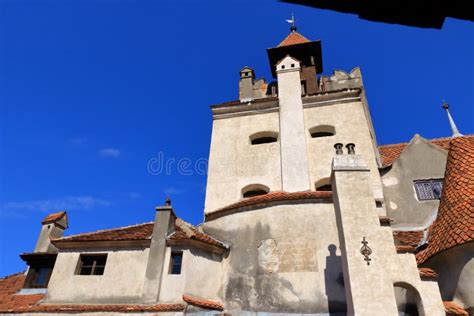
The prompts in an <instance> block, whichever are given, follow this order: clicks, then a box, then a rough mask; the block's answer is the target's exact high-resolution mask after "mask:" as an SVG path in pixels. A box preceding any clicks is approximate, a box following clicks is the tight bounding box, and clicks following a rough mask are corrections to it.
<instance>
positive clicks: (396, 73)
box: [0, 0, 474, 275]
mask: <svg viewBox="0 0 474 316" xmlns="http://www.w3.org/2000/svg"><path fill="white" fill-rule="evenodd" d="M292 12H294V13H295V15H296V18H297V20H298V30H299V31H300V32H301V33H302V34H303V35H305V36H306V37H308V38H310V39H313V40H314V39H321V40H322V47H323V63H324V73H325V74H330V73H331V72H332V70H334V69H343V70H346V71H350V70H351V69H352V68H354V67H355V66H361V68H362V72H363V76H364V83H365V86H366V89H367V95H368V100H369V105H370V108H371V113H372V117H373V122H374V125H375V129H376V133H377V137H378V141H379V143H380V144H386V143H394V142H403V141H408V140H409V139H410V138H411V137H412V136H413V135H414V134H415V133H419V134H421V135H422V136H424V137H427V138H434V137H443V136H449V135H450V130H449V125H448V122H447V119H446V116H445V113H444V112H443V111H442V109H441V100H442V99H446V100H447V101H448V102H449V103H450V104H451V106H452V107H451V110H452V114H453V116H454V118H455V120H456V122H457V124H458V127H459V129H460V130H461V132H463V133H465V134H469V133H473V132H474V131H473V130H474V127H473V117H474V115H473V114H474V113H473V105H474V89H473V88H474V66H473V65H474V64H473V60H472V58H473V56H474V24H473V23H469V22H465V21H459V20H452V19H448V20H447V21H446V22H445V26H444V28H443V29H442V30H431V29H417V28H410V27H405V26H400V25H389V24H380V23H374V22H368V21H363V20H360V19H358V18H357V17H356V16H353V15H345V14H339V13H334V12H331V11H322V10H315V9H310V8H306V7H302V6H295V5H290V4H283V3H278V2H276V1H269V0H268V1H261V2H258V3H257V2H256V1H215V2H210V1H209V2H202V1H200V2H198V1H191V0H188V1H132V0H123V1H119V0H115V1H114V0H101V1H99V0H97V1H92V0H90V1H69V0H66V1H64V0H61V1H59V0H58V1H23V0H16V1H12V0H0V250H1V253H2V255H1V256H0V275H6V274H10V273H14V272H17V271H21V270H23V269H24V267H25V266H24V264H23V262H22V261H21V260H20V259H19V257H18V254H19V253H22V252H30V251H32V250H33V248H34V245H35V242H36V238H37V236H38V233H39V230H40V221H41V219H42V218H43V217H44V216H45V215H46V214H47V213H49V212H56V211H59V210H63V209H66V210H67V211H68V214H69V221H70V228H69V229H68V231H67V233H68V234H73V233H79V232H86V231H93V230H97V229H103V228H111V227H117V226H123V225H129V224H135V223H142V222H147V221H151V220H153V218H154V206H156V205H158V204H162V203H163V201H164V198H165V196H166V195H170V196H171V198H172V200H173V206H174V207H175V209H176V211H177V213H178V215H179V216H181V217H183V218H184V219H185V220H188V221H190V222H192V223H199V222H200V221H201V220H202V211H203V205H204V193H205V184H206V177H205V175H203V174H202V172H196V171H194V172H193V174H191V175H187V174H182V173H181V174H180V173H179V172H178V171H177V166H176V165H172V167H171V169H170V172H168V173H166V172H162V173H161V174H158V175H157V174H153V173H150V172H149V170H148V169H149V168H148V165H149V162H150V161H154V160H153V159H154V158H158V157H160V155H161V156H162V157H163V159H165V160H167V159H176V161H177V160H179V159H189V161H190V162H191V163H192V164H194V163H195V162H196V161H202V160H199V159H205V158H207V155H208V151H209V141H210V132H211V123H212V121H211V113H210V110H209V105H210V104H215V103H220V102H224V101H230V100H235V99H237V98H238V71H239V70H240V69H241V68H242V67H243V66H245V65H248V66H251V67H253V68H254V69H255V71H256V73H257V76H258V77H261V76H265V77H266V78H267V79H271V76H270V68H269V65H268V61H267V56H266V51H265V49H266V48H268V47H272V46H275V45H277V44H278V43H279V42H280V41H281V40H282V39H283V38H284V37H285V36H286V35H287V34H288V32H289V27H288V24H287V23H286V22H285V21H284V20H285V19H287V18H289V17H290V15H291V13H292ZM150 159H152V160H150Z"/></svg>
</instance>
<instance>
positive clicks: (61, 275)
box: [45, 248, 148, 304]
mask: <svg viewBox="0 0 474 316" xmlns="http://www.w3.org/2000/svg"><path fill="white" fill-rule="evenodd" d="M81 253H82V254H86V253H91V254H98V253H107V262H106V266H105V271H104V274H103V275H76V274H75V273H76V268H77V265H78V262H79V256H80V254H81ZM147 258H148V249H136V248H135V249H134V248H131V249H120V250H117V251H113V250H107V251H103V250H96V249H90V250H89V249H87V250H81V251H80V252H78V251H64V252H60V253H58V257H57V259H56V264H55V267H54V270H53V273H52V275H51V279H50V281H49V285H48V294H47V297H46V301H45V302H47V303H81V304H87V303H90V304H101V303H110V304H113V303H116V304H119V303H120V304H125V303H135V302H138V301H139V300H140V297H141V295H142V286H143V281H144V277H145V270H146V264H147Z"/></svg>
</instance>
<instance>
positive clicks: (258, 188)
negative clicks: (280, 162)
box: [242, 184, 270, 198]
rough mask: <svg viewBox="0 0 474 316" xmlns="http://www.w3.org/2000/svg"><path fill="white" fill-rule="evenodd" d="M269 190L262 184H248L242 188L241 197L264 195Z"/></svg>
mask: <svg viewBox="0 0 474 316" xmlns="http://www.w3.org/2000/svg"><path fill="white" fill-rule="evenodd" d="M268 192H270V189H269V188H268V187H267V186H265V185H263V184H250V185H247V186H246V187H244V188H243V189H242V197H243V198H250V197H254V196H258V195H264V194H267V193H268Z"/></svg>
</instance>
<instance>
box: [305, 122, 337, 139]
mask: <svg viewBox="0 0 474 316" xmlns="http://www.w3.org/2000/svg"><path fill="white" fill-rule="evenodd" d="M309 133H310V135H311V137H312V138H319V137H329V136H334V135H336V129H335V128H334V126H332V125H318V126H314V127H312V128H310V129H309Z"/></svg>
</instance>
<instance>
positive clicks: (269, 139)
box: [250, 132, 278, 145]
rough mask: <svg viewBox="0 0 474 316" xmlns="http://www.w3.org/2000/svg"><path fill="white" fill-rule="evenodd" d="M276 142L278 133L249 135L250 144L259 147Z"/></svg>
mask: <svg viewBox="0 0 474 316" xmlns="http://www.w3.org/2000/svg"><path fill="white" fill-rule="evenodd" d="M276 141H278V133H276V132H259V133H255V134H252V135H250V144H252V145H260V144H268V143H274V142H276Z"/></svg>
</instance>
